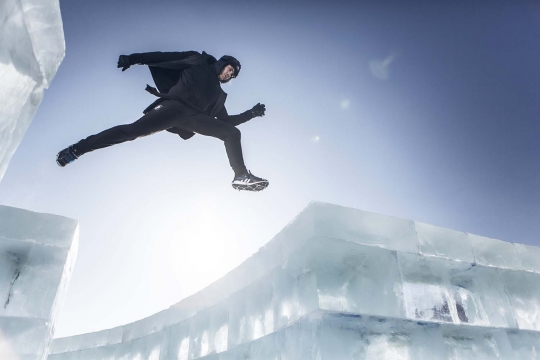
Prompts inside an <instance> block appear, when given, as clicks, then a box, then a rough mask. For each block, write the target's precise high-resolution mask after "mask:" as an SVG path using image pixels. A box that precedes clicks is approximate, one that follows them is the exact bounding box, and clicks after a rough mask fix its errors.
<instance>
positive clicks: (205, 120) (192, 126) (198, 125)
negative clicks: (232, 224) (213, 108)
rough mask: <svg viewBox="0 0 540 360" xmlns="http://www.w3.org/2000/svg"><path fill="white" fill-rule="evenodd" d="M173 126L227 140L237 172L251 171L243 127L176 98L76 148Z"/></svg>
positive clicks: (93, 147) (87, 149)
mask: <svg viewBox="0 0 540 360" xmlns="http://www.w3.org/2000/svg"><path fill="white" fill-rule="evenodd" d="M173 127H178V128H181V129H184V130H188V131H192V132H194V133H197V134H201V135H206V136H212V137H215V138H218V139H221V140H223V141H224V142H225V150H226V151H227V156H228V157H229V163H230V164H231V167H232V168H233V170H234V172H235V174H242V173H246V172H247V170H246V166H245V165H244V158H243V156H242V146H241V144H240V130H238V128H236V126H234V125H231V124H229V123H227V122H225V121H221V120H218V119H215V118H213V117H210V116H208V115H204V114H196V113H194V112H193V110H190V109H188V108H186V107H185V106H184V105H182V104H181V103H179V102H177V101H174V100H165V101H163V102H162V103H161V107H159V106H158V107H157V108H154V109H152V110H150V111H149V112H148V113H146V115H144V116H143V117H141V118H140V119H139V120H137V121H135V122H134V123H132V124H126V125H119V126H115V127H112V128H110V129H108V130H105V131H102V132H100V133H99V134H96V135H91V136H89V137H87V138H86V139H83V140H81V141H79V142H78V143H77V144H76V149H77V152H79V153H81V154H84V153H87V152H90V151H93V150H97V149H101V148H104V147H108V146H111V145H115V144H120V143H123V142H125V141H131V140H135V139H136V138H138V137H141V136H147V135H151V134H153V133H156V132H158V131H163V130H166V129H170V128H173Z"/></svg>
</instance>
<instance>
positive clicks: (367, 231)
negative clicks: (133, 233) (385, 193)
mask: <svg viewBox="0 0 540 360" xmlns="http://www.w3.org/2000/svg"><path fill="white" fill-rule="evenodd" d="M539 258H540V249H539V248H537V247H531V246H525V245H519V244H512V243H508V242H503V241H500V240H495V239H488V238H485V237H481V236H476V235H472V234H467V233H463V232H458V231H453V230H449V229H442V228H438V227H434V226H430V225H426V224H422V223H418V222H414V221H409V220H403V219H398V218H394V217H389V216H383V215H378V214H373V213H369V212H364V211H359V210H355V209H350V208H345V207H341V206H336V205H330V204H323V203H317V202H313V203H310V204H309V205H308V207H307V208H306V209H305V210H304V211H303V212H302V213H300V214H299V215H298V216H297V217H296V218H295V219H294V220H293V221H292V222H291V223H290V224H289V225H288V226H287V227H286V228H285V229H283V230H282V231H281V232H280V233H279V234H278V235H276V236H275V237H274V238H273V239H272V240H271V241H270V242H269V243H268V244H267V245H266V246H265V247H263V248H261V249H260V250H259V251H258V252H257V253H256V254H254V255H253V256H252V257H251V258H249V259H248V260H246V261H245V262H244V263H242V264H241V265H240V266H239V267H237V268H236V269H234V270H233V271H231V272H230V273H228V274H227V275H225V276H224V277H223V278H222V279H220V280H218V281H217V282H215V283H213V284H212V285H210V286H209V287H208V288H206V289H204V290H202V291H201V292H199V293H197V294H195V295H193V296H191V297H189V298H187V299H185V300H183V301H181V302H179V303H178V304H175V305H173V306H171V307H170V308H169V309H166V310H164V311H162V312H160V313H157V314H155V315H153V316H150V317H148V318H145V319H142V320H140V321H137V322H134V323H131V324H127V325H125V326H120V327H117V328H113V329H107V330H103V331H100V332H96V333H90V334H84V335H79V336H73V337H67V338H60V339H55V340H54V341H53V345H52V348H51V352H50V354H51V355H49V360H65V359H77V360H86V359H109V360H112V359H138V360H142V359H152V360H165V359H175V360H191V359H206V360H210V359H212V360H216V359H220V360H225V359H227V360H229V359H243V360H245V359H254V360H255V359H257V360H261V359H263V360H264V359H268V360H270V359H272V360H275V359H288V360H290V359H298V360H306V359H317V360H322V359H329V360H341V359H391V360H396V359H397V360H402V359H414V360H418V359H420V360H421V359H426V360H427V359H429V360H433V359H474V360H479V359H516V360H518V359H536V358H540V262H539V260H538V259H539Z"/></svg>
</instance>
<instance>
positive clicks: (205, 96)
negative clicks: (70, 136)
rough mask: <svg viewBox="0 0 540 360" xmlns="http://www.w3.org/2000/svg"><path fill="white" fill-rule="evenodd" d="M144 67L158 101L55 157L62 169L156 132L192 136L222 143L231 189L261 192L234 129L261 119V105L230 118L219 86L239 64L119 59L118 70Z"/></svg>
mask: <svg viewBox="0 0 540 360" xmlns="http://www.w3.org/2000/svg"><path fill="white" fill-rule="evenodd" d="M131 65H148V66H149V68H150V72H151V74H152V78H153V80H154V82H155V84H156V87H157V89H156V88H153V87H151V86H149V85H147V86H146V90H147V91H148V92H150V93H151V94H153V95H155V96H157V97H159V99H157V100H156V101H154V102H153V103H152V104H151V105H150V106H148V107H147V108H146V109H145V110H144V115H143V116H142V117H141V118H140V119H139V120H137V121H135V122H134V123H132V124H126V125H119V126H115V127H113V128H110V129H108V130H105V131H102V132H100V133H98V134H96V135H91V136H89V137H87V138H86V139H82V140H81V141H79V142H78V143H76V144H73V145H71V146H69V147H67V148H66V149H64V150H62V151H60V152H59V153H58V155H56V162H57V163H58V165H60V166H62V167H64V166H66V165H67V164H69V163H71V162H73V161H75V160H76V159H78V158H79V157H80V156H81V155H83V154H86V153H88V152H90V151H94V150H97V149H101V148H104V147H108V146H111V145H115V144H120V143H123V142H125V141H131V140H135V139H136V138H138V137H141V136H147V135H150V134H153V133H155V132H158V131H163V130H167V131H168V132H171V133H174V134H177V135H179V136H180V137H181V138H183V139H185V140H187V139H189V138H191V137H192V136H193V135H195V133H197V134H201V135H206V136H211V137H215V138H218V139H221V140H222V141H224V143H225V150H226V152H227V156H228V158H229V163H230V165H231V167H232V169H233V170H234V174H235V175H234V179H233V181H232V187H233V188H234V189H237V190H250V191H260V190H264V189H265V188H266V187H267V186H268V181H267V180H265V179H261V178H259V177H256V176H255V175H253V174H252V173H251V172H250V171H248V170H247V168H246V166H245V165H244V159H243V156H242V146H241V144H240V130H238V129H237V128H236V126H238V125H240V124H242V123H244V122H246V121H249V120H251V119H253V118H254V117H257V116H264V113H265V111H266V108H265V106H264V104H260V103H259V104H257V105H255V106H254V107H253V108H252V109H250V110H247V111H245V112H243V113H241V114H239V115H229V114H228V113H227V109H226V108H225V100H226V98H227V94H226V93H225V92H224V91H223V90H222V89H221V84H223V83H227V82H229V81H230V80H231V79H234V78H236V77H237V76H238V74H239V73H240V69H241V65H240V62H239V61H238V60H237V59H235V58H234V57H232V56H228V55H225V56H223V57H221V58H220V59H219V60H216V58H215V57H213V56H211V55H208V54H207V53H205V52H204V51H203V53H202V54H200V53H198V52H196V51H186V52H150V53H141V54H132V55H120V57H119V59H118V68H121V69H122V71H125V70H127V69H128V68H129V67H130V66H131Z"/></svg>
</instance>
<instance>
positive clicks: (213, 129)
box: [179, 115, 248, 175]
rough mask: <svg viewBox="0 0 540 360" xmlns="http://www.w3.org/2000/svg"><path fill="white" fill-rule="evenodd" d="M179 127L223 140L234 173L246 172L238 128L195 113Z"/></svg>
mask: <svg viewBox="0 0 540 360" xmlns="http://www.w3.org/2000/svg"><path fill="white" fill-rule="evenodd" d="M179 127H182V128H185V129H186V130H190V131H193V132H195V133H197V134H201V135H205V136H211V137H215V138H218V139H221V140H223V142H224V143H225V150H226V151H227V157H228V158H229V164H230V165H231V167H232V169H233V170H234V173H235V174H236V175H242V174H247V172H248V171H247V169H246V165H245V164H244V157H243V155H242V145H241V143H240V139H241V134H240V130H238V128H237V127H236V126H234V125H231V124H229V123H226V122H224V121H221V120H217V119H215V118H213V117H210V116H207V115H197V116H193V117H190V118H189V121H186V122H185V124H182V125H180V126H179Z"/></svg>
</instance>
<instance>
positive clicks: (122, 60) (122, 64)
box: [117, 55, 131, 71]
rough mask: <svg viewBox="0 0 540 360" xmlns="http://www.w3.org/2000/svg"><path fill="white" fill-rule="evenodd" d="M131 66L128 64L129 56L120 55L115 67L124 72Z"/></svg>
mask: <svg viewBox="0 0 540 360" xmlns="http://www.w3.org/2000/svg"><path fill="white" fill-rule="evenodd" d="M130 66H131V64H130V63H129V55H120V56H119V57H118V65H117V67H118V68H119V69H120V68H122V71H126V70H127V69H129V67H130Z"/></svg>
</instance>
